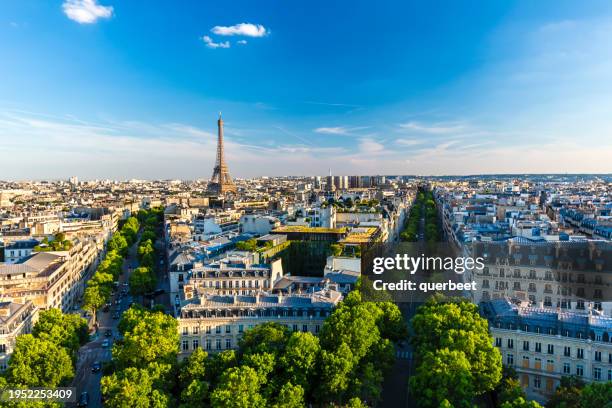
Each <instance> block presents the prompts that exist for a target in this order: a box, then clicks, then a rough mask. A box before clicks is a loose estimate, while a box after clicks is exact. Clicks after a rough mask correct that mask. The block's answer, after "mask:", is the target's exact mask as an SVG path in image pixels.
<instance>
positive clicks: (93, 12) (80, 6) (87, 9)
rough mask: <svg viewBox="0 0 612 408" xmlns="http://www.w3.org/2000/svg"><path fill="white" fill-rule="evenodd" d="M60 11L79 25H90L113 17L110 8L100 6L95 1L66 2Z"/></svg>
mask: <svg viewBox="0 0 612 408" xmlns="http://www.w3.org/2000/svg"><path fill="white" fill-rule="evenodd" d="M62 9H63V10H64V14H66V16H67V17H68V18H69V19H71V20H74V21H76V22H77V23H79V24H92V23H95V22H96V21H98V19H100V18H110V17H111V16H112V15H113V7H112V6H101V5H99V4H97V0H66V1H65V2H64V4H62Z"/></svg>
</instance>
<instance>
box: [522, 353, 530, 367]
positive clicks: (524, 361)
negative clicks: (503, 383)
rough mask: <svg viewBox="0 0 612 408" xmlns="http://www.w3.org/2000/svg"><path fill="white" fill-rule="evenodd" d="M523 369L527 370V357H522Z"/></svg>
mask: <svg viewBox="0 0 612 408" xmlns="http://www.w3.org/2000/svg"><path fill="white" fill-rule="evenodd" d="M523 368H529V357H528V356H523Z"/></svg>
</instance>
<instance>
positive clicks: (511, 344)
mask: <svg viewBox="0 0 612 408" xmlns="http://www.w3.org/2000/svg"><path fill="white" fill-rule="evenodd" d="M508 348H509V349H511V348H514V340H513V339H508Z"/></svg>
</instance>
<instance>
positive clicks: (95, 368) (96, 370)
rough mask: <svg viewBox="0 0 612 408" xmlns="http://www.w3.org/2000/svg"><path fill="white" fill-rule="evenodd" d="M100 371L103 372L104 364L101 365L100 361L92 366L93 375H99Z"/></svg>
mask: <svg viewBox="0 0 612 408" xmlns="http://www.w3.org/2000/svg"><path fill="white" fill-rule="evenodd" d="M100 370H102V363H100V362H99V361H96V362H95V363H93V364H92V365H91V372H92V373H99V372H100Z"/></svg>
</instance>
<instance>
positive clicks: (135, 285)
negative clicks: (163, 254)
mask: <svg viewBox="0 0 612 408" xmlns="http://www.w3.org/2000/svg"><path fill="white" fill-rule="evenodd" d="M153 289H155V276H153V271H152V270H151V268H148V267H146V266H139V267H138V268H136V269H134V271H133V272H132V274H131V275H130V292H131V293H132V295H134V296H142V295H144V294H146V293H149V292H151V291H152V290H153Z"/></svg>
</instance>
